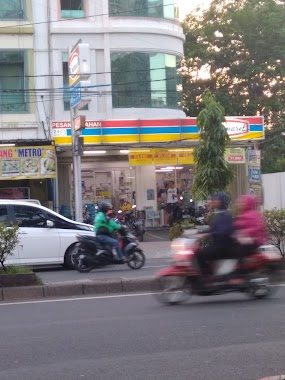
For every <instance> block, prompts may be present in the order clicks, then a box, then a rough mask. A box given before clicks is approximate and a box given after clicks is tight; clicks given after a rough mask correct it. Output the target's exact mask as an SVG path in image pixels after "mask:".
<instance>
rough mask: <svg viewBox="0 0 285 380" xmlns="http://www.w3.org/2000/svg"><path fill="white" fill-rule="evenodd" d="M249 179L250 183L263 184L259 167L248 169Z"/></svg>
mask: <svg viewBox="0 0 285 380" xmlns="http://www.w3.org/2000/svg"><path fill="white" fill-rule="evenodd" d="M248 179H249V182H250V183H261V170H260V168H258V167H254V166H253V167H252V166H249V167H248Z"/></svg>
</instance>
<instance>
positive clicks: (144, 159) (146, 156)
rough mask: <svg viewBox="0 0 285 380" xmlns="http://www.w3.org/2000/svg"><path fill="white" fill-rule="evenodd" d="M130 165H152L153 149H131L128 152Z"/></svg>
mask: <svg viewBox="0 0 285 380" xmlns="http://www.w3.org/2000/svg"><path fill="white" fill-rule="evenodd" d="M129 161H130V166H143V165H153V150H152V149H149V150H148V149H146V150H144V149H141V150H132V151H130V154H129Z"/></svg>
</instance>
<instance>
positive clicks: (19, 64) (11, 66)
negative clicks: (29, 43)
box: [0, 50, 28, 113]
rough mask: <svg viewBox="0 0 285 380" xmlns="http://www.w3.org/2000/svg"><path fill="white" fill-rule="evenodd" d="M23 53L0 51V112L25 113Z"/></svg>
mask: <svg viewBox="0 0 285 380" xmlns="http://www.w3.org/2000/svg"><path fill="white" fill-rule="evenodd" d="M25 84H26V80H25V52H24V51H19V50H17V51H16V50H0V111H1V112H3V113H17V112H24V111H27V103H28V102H27V100H26V97H27V92H26V91H25V90H26V85H25Z"/></svg>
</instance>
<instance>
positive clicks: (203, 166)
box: [193, 92, 233, 200]
mask: <svg viewBox="0 0 285 380" xmlns="http://www.w3.org/2000/svg"><path fill="white" fill-rule="evenodd" d="M203 103H204V105H205V108H204V109H203V110H202V111H201V112H200V113H199V115H198V118H197V125H198V128H199V131H200V142H199V145H198V147H196V148H195V150H194V158H195V160H196V162H197V165H196V171H195V177H194V183H193V196H194V197H195V198H196V199H201V200H205V199H207V198H208V197H209V195H211V194H213V193H214V192H216V191H225V190H226V188H227V186H228V185H229V184H230V182H231V180H232V178H233V172H232V170H231V168H230V165H229V164H228V163H227V162H226V160H225V151H226V147H227V145H228V144H229V143H230V138H229V135H228V132H227V130H226V128H225V126H224V124H223V123H224V122H225V117H224V109H223V107H222V106H221V105H220V104H219V103H218V102H217V101H216V98H215V96H214V95H212V94H211V93H210V92H206V93H205V95H204V97H203Z"/></svg>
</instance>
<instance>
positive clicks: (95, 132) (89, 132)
mask: <svg viewBox="0 0 285 380" xmlns="http://www.w3.org/2000/svg"><path fill="white" fill-rule="evenodd" d="M82 135H83V136H100V135H101V129H100V128H88V129H83V130H82Z"/></svg>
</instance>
